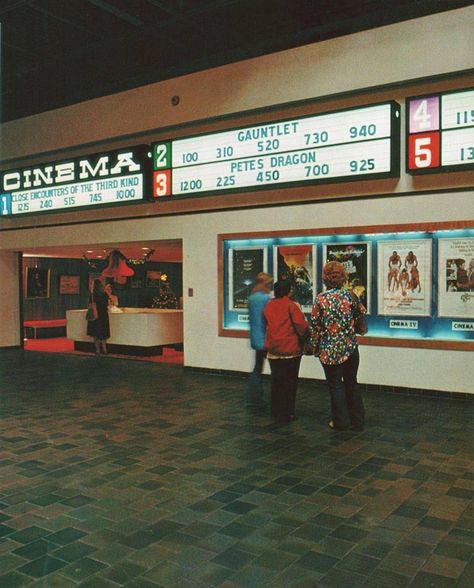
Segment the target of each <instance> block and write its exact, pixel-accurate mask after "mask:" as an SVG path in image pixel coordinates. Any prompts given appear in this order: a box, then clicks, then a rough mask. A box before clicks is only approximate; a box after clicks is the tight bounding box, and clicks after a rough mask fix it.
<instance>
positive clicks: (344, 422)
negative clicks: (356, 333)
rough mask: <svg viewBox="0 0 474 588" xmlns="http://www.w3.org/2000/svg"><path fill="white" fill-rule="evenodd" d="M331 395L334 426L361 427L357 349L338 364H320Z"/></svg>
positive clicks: (361, 408)
mask: <svg viewBox="0 0 474 588" xmlns="http://www.w3.org/2000/svg"><path fill="white" fill-rule="evenodd" d="M322 366H323V369H324V373H325V375H326V381H327V384H328V388H329V394H330V395H331V415H332V420H333V423H334V428H335V429H338V430H343V429H349V428H353V429H363V428H364V417H365V409H364V403H363V401H362V396H361V393H360V391H359V388H358V386H357V370H358V368H359V350H358V349H356V350H355V351H354V353H353V354H352V355H350V356H349V358H348V359H346V361H345V362H343V363H341V364H339V365H326V364H322Z"/></svg>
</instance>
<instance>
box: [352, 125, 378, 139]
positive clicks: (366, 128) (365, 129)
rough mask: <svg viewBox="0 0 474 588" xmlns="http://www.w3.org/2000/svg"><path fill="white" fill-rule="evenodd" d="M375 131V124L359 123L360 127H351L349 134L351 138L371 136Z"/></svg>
mask: <svg viewBox="0 0 474 588" xmlns="http://www.w3.org/2000/svg"><path fill="white" fill-rule="evenodd" d="M376 133H377V126H376V125H374V124H369V125H361V126H360V127H351V128H350V129H349V136H350V138H351V139H357V138H359V137H360V138H366V137H373V136H374V135H375V134H376Z"/></svg>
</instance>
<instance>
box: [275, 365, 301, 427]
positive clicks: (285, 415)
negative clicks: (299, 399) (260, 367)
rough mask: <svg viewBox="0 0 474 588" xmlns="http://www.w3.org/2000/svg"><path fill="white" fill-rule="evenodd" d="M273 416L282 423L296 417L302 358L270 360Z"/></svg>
mask: <svg viewBox="0 0 474 588" xmlns="http://www.w3.org/2000/svg"><path fill="white" fill-rule="evenodd" d="M269 362H270V369H271V372H272V376H271V389H272V402H271V411H272V416H274V417H275V418H277V419H278V420H280V421H289V420H291V418H292V417H294V415H295V400H296V389H297V388H298V372H299V369H300V363H301V357H290V358H288V359H270V360H269Z"/></svg>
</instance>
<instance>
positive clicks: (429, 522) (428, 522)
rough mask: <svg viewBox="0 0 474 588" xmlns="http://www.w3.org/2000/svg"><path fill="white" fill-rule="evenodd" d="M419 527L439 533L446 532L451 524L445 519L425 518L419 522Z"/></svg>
mask: <svg viewBox="0 0 474 588" xmlns="http://www.w3.org/2000/svg"><path fill="white" fill-rule="evenodd" d="M419 525H420V527H428V528H429V529H437V530H440V531H447V530H448V529H449V528H450V527H451V526H452V522H451V521H447V520H446V519H438V518H436V517H430V516H425V517H423V518H422V519H421V521H420V522H419Z"/></svg>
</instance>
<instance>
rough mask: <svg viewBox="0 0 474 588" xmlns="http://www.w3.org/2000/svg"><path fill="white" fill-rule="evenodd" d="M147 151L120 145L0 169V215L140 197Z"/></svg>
mask: <svg viewBox="0 0 474 588" xmlns="http://www.w3.org/2000/svg"><path fill="white" fill-rule="evenodd" d="M149 151H150V149H149V147H148V146H145V145H139V146H134V147H124V148H122V149H119V150H115V151H111V152H107V153H98V154H94V155H87V156H82V157H78V158H72V159H65V160H62V161H59V162H52V163H46V164H40V165H32V166H29V167H25V168H21V169H12V170H7V171H3V172H0V178H1V183H0V212H1V216H3V217H8V216H15V215H22V214H32V213H34V214H37V213H43V212H55V211H64V210H69V209H76V208H91V207H99V206H104V205H123V204H127V203H131V202H132V203H136V202H140V201H143V200H144V199H145V198H146V196H147V195H149V194H150V191H151V190H150V189H149V188H147V183H149V178H150V173H151V160H150V156H149Z"/></svg>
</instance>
